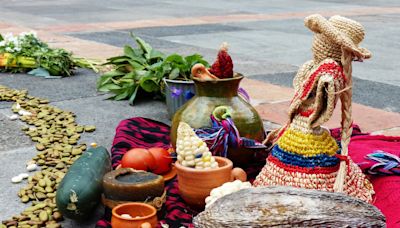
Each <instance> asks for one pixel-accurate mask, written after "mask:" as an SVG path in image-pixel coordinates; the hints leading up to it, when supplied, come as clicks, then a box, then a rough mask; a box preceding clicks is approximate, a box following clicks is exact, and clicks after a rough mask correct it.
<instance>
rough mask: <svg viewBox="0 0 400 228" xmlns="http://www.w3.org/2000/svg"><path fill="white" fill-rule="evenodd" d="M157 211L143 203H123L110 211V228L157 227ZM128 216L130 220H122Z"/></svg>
mask: <svg viewBox="0 0 400 228" xmlns="http://www.w3.org/2000/svg"><path fill="white" fill-rule="evenodd" d="M156 213H157V210H156V209H155V208H154V207H153V206H150V205H148V204H145V203H125V204H121V205H119V206H116V207H114V209H113V210H112V218H111V226H112V227H113V228H126V227H132V228H151V227H156V226H157V215H156ZM123 214H128V215H130V216H131V217H132V218H123V217H121V215H123Z"/></svg>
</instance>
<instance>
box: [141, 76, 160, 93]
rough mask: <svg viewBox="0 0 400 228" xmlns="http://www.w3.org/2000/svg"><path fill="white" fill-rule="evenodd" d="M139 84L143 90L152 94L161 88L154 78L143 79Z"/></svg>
mask: <svg viewBox="0 0 400 228" xmlns="http://www.w3.org/2000/svg"><path fill="white" fill-rule="evenodd" d="M139 83H140V87H142V89H143V90H144V91H146V92H149V93H151V92H155V91H158V90H159V86H158V84H157V82H156V81H155V80H154V79H153V77H149V76H147V77H142V78H141V79H140V81H139Z"/></svg>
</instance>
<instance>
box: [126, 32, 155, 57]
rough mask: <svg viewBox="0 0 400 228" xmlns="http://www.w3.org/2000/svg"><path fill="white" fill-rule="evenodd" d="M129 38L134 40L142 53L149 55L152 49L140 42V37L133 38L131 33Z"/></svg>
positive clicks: (142, 41) (133, 35)
mask: <svg viewBox="0 0 400 228" xmlns="http://www.w3.org/2000/svg"><path fill="white" fill-rule="evenodd" d="M131 36H132V37H133V38H134V39H135V41H136V43H137V44H138V45H139V47H140V49H142V51H143V52H144V53H147V54H150V53H151V50H152V49H153V48H152V47H151V46H150V44H148V43H146V42H145V41H144V40H142V39H141V38H140V37H138V36H135V34H133V33H131Z"/></svg>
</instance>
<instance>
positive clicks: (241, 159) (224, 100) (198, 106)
mask: <svg viewBox="0 0 400 228" xmlns="http://www.w3.org/2000/svg"><path fill="white" fill-rule="evenodd" d="M242 79H243V76H241V75H239V74H236V76H235V77H234V78H229V79H219V80H213V81H201V80H199V79H196V78H194V79H193V80H194V83H195V87H196V95H195V96H194V97H193V98H192V99H191V100H190V101H188V102H187V103H186V104H185V105H183V106H182V107H181V108H180V109H179V110H178V111H177V112H176V113H175V115H174V118H173V120H172V126H171V143H172V146H173V147H174V148H175V145H176V137H177V135H176V134H177V128H178V125H179V122H180V121H183V122H186V123H187V124H189V125H190V126H191V127H192V128H202V127H211V120H210V115H211V114H212V112H213V111H214V109H215V108H216V107H218V106H221V105H224V106H228V107H230V108H231V109H232V120H233V122H234V123H235V125H236V127H237V129H238V130H239V133H240V135H241V136H242V137H246V138H250V139H255V140H257V141H259V142H261V141H263V140H264V126H263V122H262V120H261V118H260V116H259V115H258V113H257V111H256V110H255V109H254V108H253V107H252V106H251V105H250V104H249V103H248V102H247V101H245V100H244V99H243V98H242V97H240V96H239V95H238V88H239V83H240V81H241V80H242ZM254 152H255V151H254V149H245V148H239V149H236V148H235V149H232V148H231V149H228V158H229V159H231V160H232V161H233V163H234V164H235V166H240V167H244V166H246V164H248V163H249V161H250V160H251V158H252V157H253V156H254Z"/></svg>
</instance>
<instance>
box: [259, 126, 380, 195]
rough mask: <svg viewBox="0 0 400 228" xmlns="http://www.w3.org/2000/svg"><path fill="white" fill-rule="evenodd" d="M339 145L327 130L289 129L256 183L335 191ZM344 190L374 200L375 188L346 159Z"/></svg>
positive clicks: (268, 159)
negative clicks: (303, 130) (313, 131)
mask: <svg viewBox="0 0 400 228" xmlns="http://www.w3.org/2000/svg"><path fill="white" fill-rule="evenodd" d="M337 154H340V148H339V146H338V144H337V142H336V141H335V140H334V139H333V138H332V137H331V136H330V135H329V133H328V132H327V131H324V132H323V133H322V134H319V135H316V134H311V133H310V134H306V133H303V132H301V131H298V130H294V129H291V128H289V129H287V130H286V131H285V132H284V133H283V134H282V136H281V137H280V138H279V140H278V141H277V144H276V145H275V146H274V148H273V149H272V151H271V153H270V155H269V156H268V158H267V163H266V165H265V166H264V167H263V169H262V170H261V172H260V173H259V175H258V176H257V178H256V180H255V181H254V183H253V185H254V186H278V185H280V186H292V187H298V188H307V189H317V190H323V191H329V192H333V186H334V183H335V180H336V176H337V171H338V169H339V163H340V160H339V158H338V157H337ZM347 164H348V165H347V173H346V179H345V185H344V192H345V193H346V194H348V195H350V196H353V197H356V198H359V199H362V200H364V201H367V202H371V201H372V194H373V188H372V185H371V184H370V182H369V181H368V180H367V179H366V177H365V176H364V174H363V173H362V172H361V170H360V168H359V167H358V166H357V165H355V164H354V163H353V162H352V161H351V160H348V161H347Z"/></svg>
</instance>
